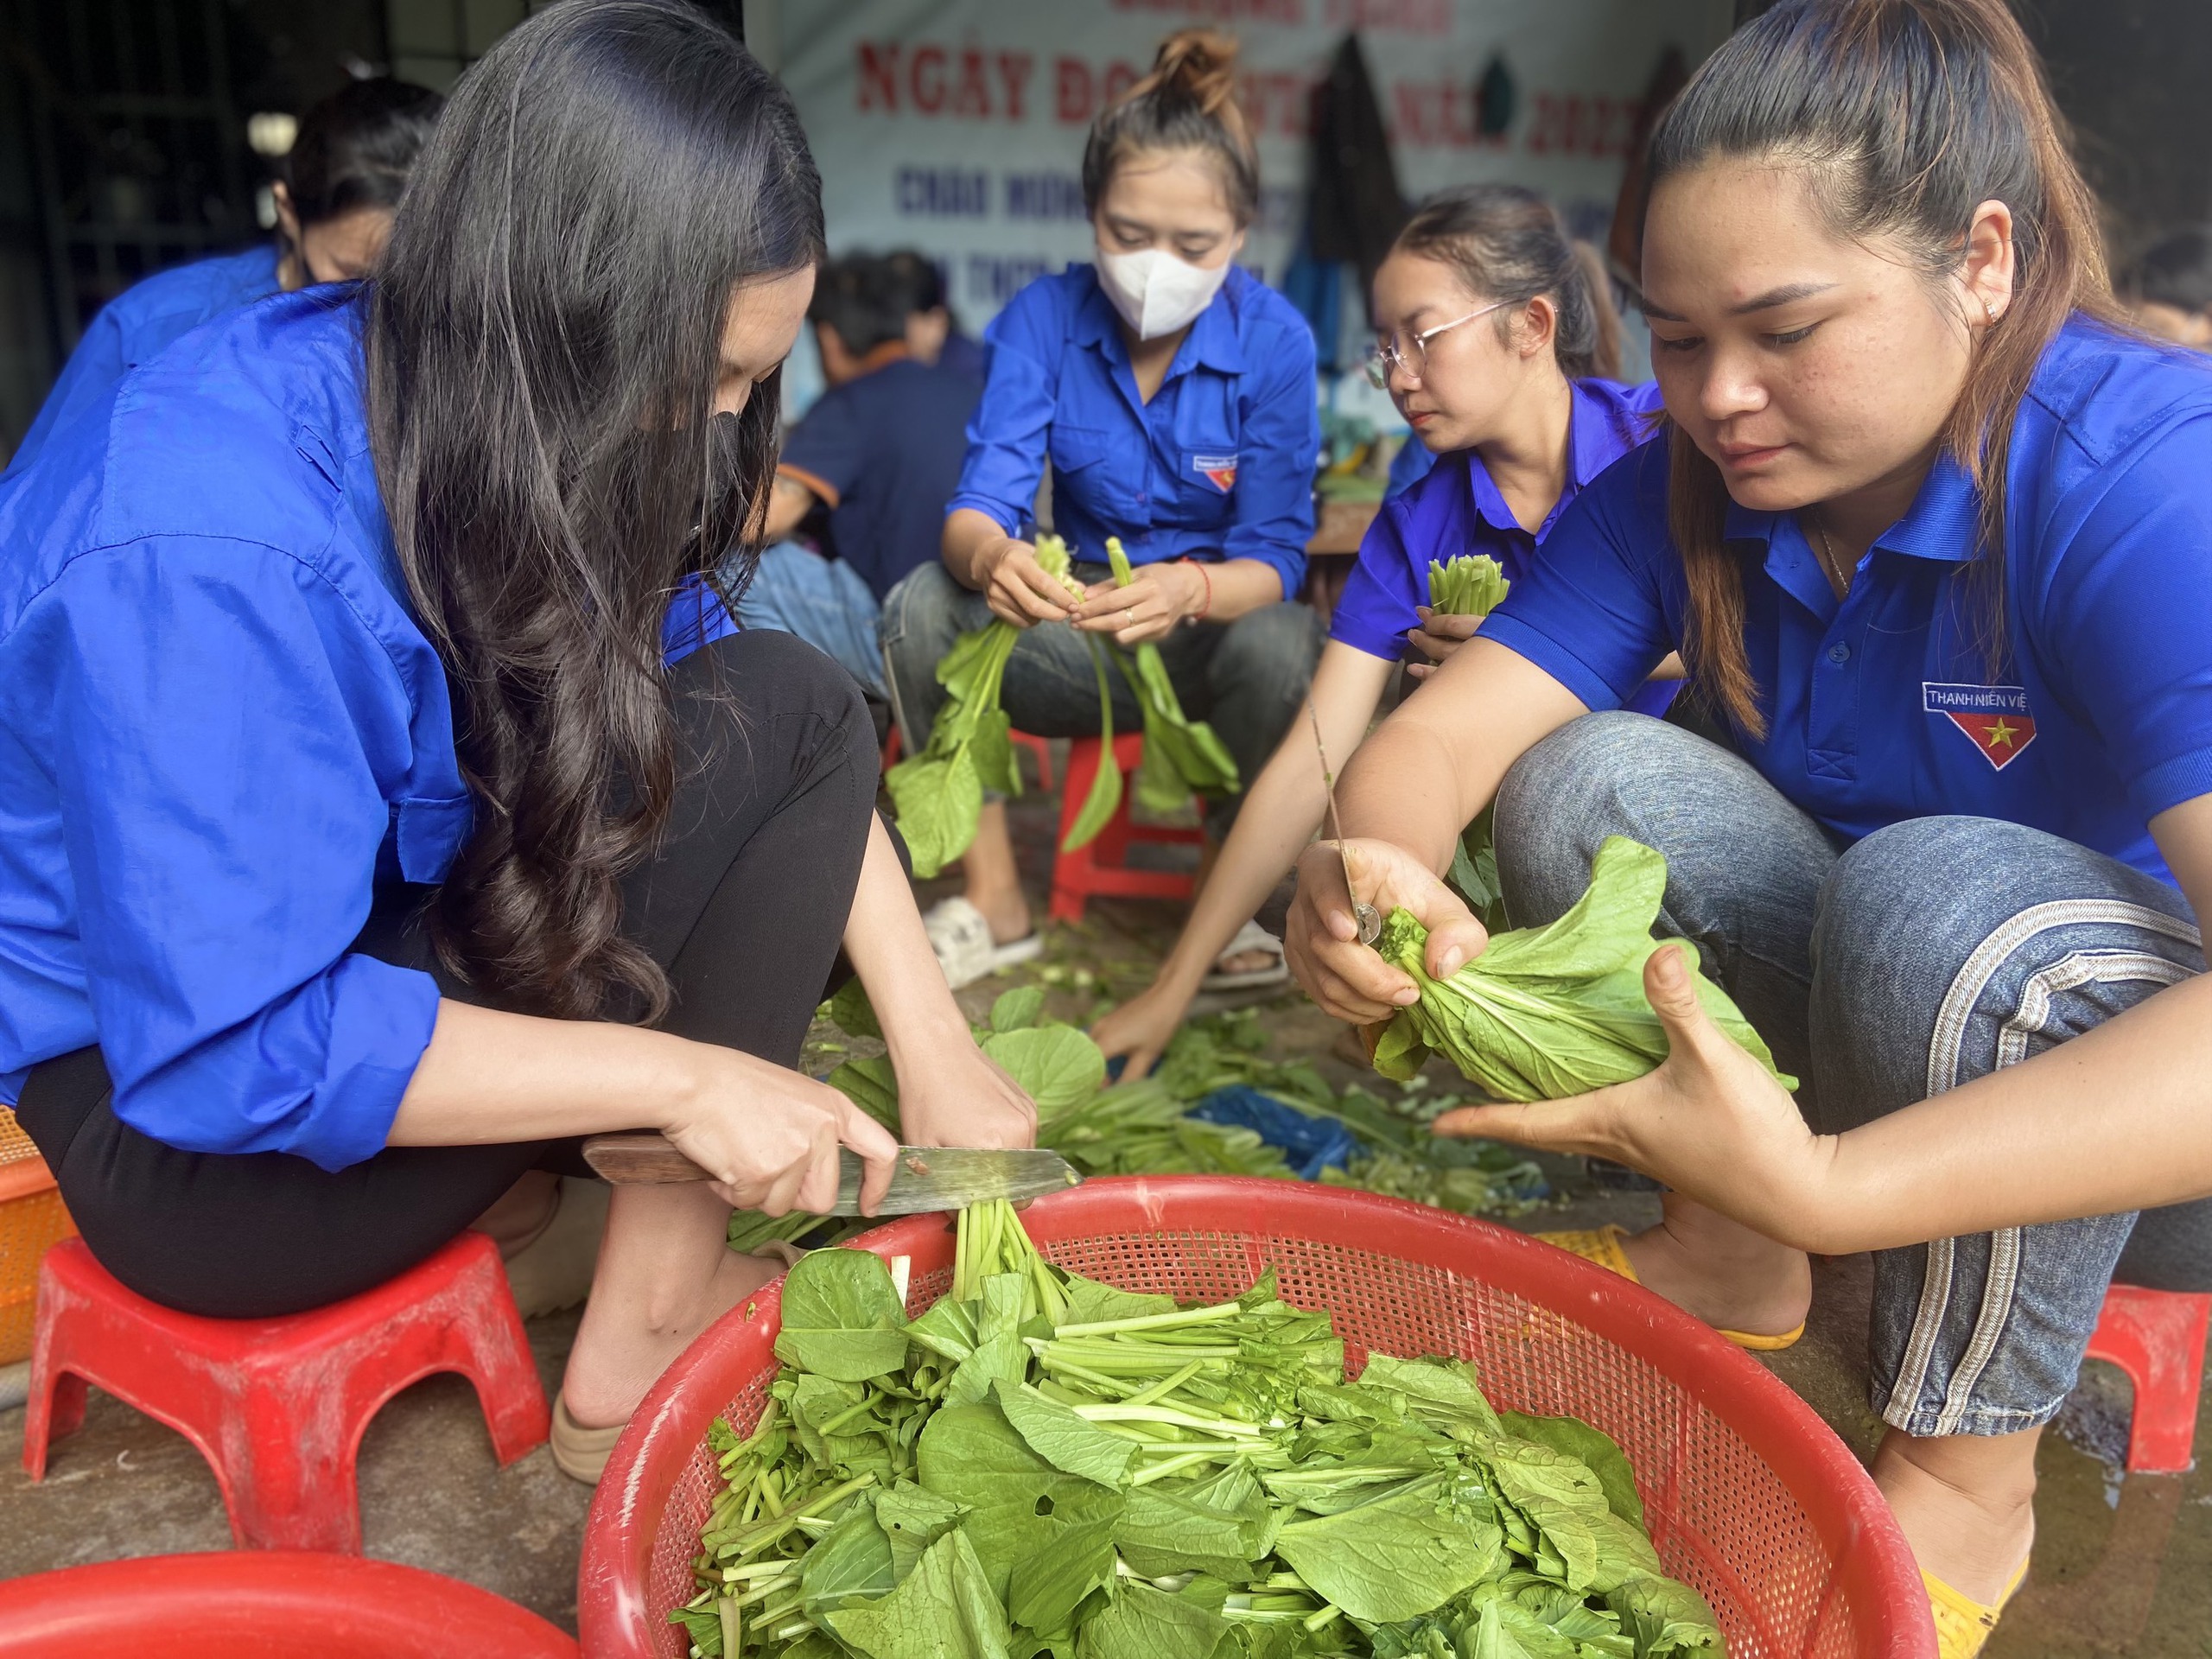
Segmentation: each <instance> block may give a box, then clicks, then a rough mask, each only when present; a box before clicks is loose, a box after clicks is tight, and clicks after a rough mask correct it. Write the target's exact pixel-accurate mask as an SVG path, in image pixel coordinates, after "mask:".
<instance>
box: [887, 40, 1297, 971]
mask: <svg viewBox="0 0 2212 1659" xmlns="http://www.w3.org/2000/svg"><path fill="white" fill-rule="evenodd" d="M1235 49H1236V48H1235V45H1234V43H1233V42H1232V41H1227V40H1225V39H1224V38H1222V37H1221V36H1218V35H1211V34H1208V33H1206V32H1205V31H1203V30H1197V29H1187V30H1185V31H1183V32H1181V33H1179V34H1177V35H1172V36H1170V37H1169V38H1168V40H1167V41H1166V42H1165V43H1164V44H1163V45H1162V46H1161V47H1160V54H1159V58H1158V60H1157V61H1156V62H1155V63H1154V67H1153V71H1152V73H1150V74H1149V75H1147V76H1146V77H1145V78H1144V79H1141V80H1140V81H1138V82H1137V83H1136V84H1135V86H1132V87H1131V88H1130V89H1129V91H1128V93H1127V94H1126V95H1125V96H1124V97H1123V98H1122V99H1121V101H1120V102H1118V103H1116V105H1113V106H1112V107H1111V108H1109V109H1108V110H1107V111H1105V112H1104V113H1103V115H1101V116H1100V117H1099V118H1098V120H1097V121H1096V124H1094V125H1093V126H1092V128H1091V130H1090V142H1089V143H1088V145H1087V147H1086V148H1085V149H1084V162H1083V183H1084V200H1085V201H1086V202H1088V203H1089V205H1090V213H1091V222H1092V226H1093V229H1094V230H1095V231H1096V235H1097V238H1098V262H1097V264H1095V265H1071V266H1070V267H1069V268H1068V269H1067V270H1065V271H1064V272H1062V273H1060V274H1059V275H1058V276H1056V277H1039V279H1038V280H1037V281H1036V282H1034V283H1031V284H1030V285H1029V286H1028V287H1027V288H1026V289H1023V290H1022V291H1021V293H1020V294H1019V295H1017V296H1015V297H1014V301H1013V302H1012V303H1011V304H1009V305H1008V306H1007V308H1006V309H1005V310H1004V311H1002V312H1001V313H1000V314H999V315H998V317H997V318H996V319H995V321H993V322H992V324H991V326H990V327H989V329H988V332H987V334H986V336H985V338H986V340H988V344H989V346H990V372H989V378H988V380H987V382H986V384H985V386H984V390H983V401H982V404H980V405H979V406H978V407H977V409H976V416H975V418H974V419H973V420H972V421H971V422H969V427H968V438H969V450H968V464H967V467H966V469H965V470H964V472H963V474H962V476H961V481H960V489H959V492H958V493H957V494H956V495H954V497H953V498H952V501H951V504H950V512H949V514H948V516H947V518H946V519H945V525H944V562H943V563H942V564H932V565H925V566H924V567H922V569H918V570H917V571H916V572H915V573H914V574H913V575H911V576H909V577H908V578H907V579H906V581H905V582H902V583H900V584H899V587H898V588H896V589H894V590H893V593H892V594H891V596H890V598H889V599H888V600H887V601H886V602H885V606H884V618H883V630H882V636H883V645H884V652H885V656H886V658H887V663H888V666H889V669H890V676H891V682H892V693H893V700H894V704H895V707H896V709H897V711H898V714H899V722H900V726H901V728H902V730H903V733H904V735H905V739H906V744H907V745H908V752H909V753H919V750H920V747H921V745H922V744H923V743H924V742H925V741H927V739H928V736H929V728H930V725H931V721H933V720H934V719H935V717H936V714H937V709H938V705H939V703H940V702H942V701H943V699H944V689H943V688H942V687H941V686H939V685H938V683H937V678H936V671H937V665H938V662H939V661H940V660H941V659H942V658H944V654H945V652H948V651H950V649H951V648H952V645H953V642H954V640H956V639H958V638H959V636H960V635H961V634H962V633H963V632H967V631H969V629H972V628H977V627H981V626H982V625H983V624H985V623H986V622H988V621H989V620H991V618H992V617H994V616H998V617H1001V618H1003V619H1004V620H1007V621H1008V622H1011V623H1013V624H1014V626H1016V627H1019V628H1022V629H1024V630H1026V631H1027V632H1025V633H1024V635H1023V638H1022V639H1021V641H1020V644H1019V645H1016V646H1015V648H1014V657H1013V660H1012V662H1011V663H1010V664H1008V666H1007V674H1006V681H1005V685H1004V690H1003V698H1004V704H1005V708H1006V710H1007V714H1008V715H1011V716H1012V717H1013V721H1014V725H1015V727H1016V728H1019V729H1020V730H1022V731H1027V732H1035V733H1038V734H1040V735H1044V736H1047V737H1061V736H1081V735H1085V734H1089V735H1092V736H1096V734H1097V731H1098V689H1097V679H1096V675H1095V673H1094V671H1093V668H1092V664H1091V657H1090V645H1089V644H1088V642H1087V641H1086V640H1085V639H1084V638H1083V636H1084V634H1085V633H1092V634H1102V635H1104V636H1105V637H1107V638H1109V639H1112V640H1114V641H1115V642H1116V644H1119V645H1137V644H1140V643H1141V642H1144V641H1151V642H1153V643H1154V644H1156V645H1158V646H1159V647H1160V652H1161V655H1162V656H1163V658H1165V659H1166V666H1167V671H1168V675H1169V677H1171V678H1172V679H1173V681H1174V683H1175V690H1176V694H1177V696H1179V697H1180V698H1181V700H1182V702H1183V706H1184V708H1185V710H1187V711H1188V712H1189V713H1190V714H1191V715H1192V717H1193V718H1196V719H1201V720H1205V721H1210V722H1211V724H1212V726H1213V728H1214V729H1215V731H1217V733H1218V734H1220V736H1221V740H1222V742H1223V743H1224V745H1225V746H1226V747H1227V748H1228V750H1229V752H1230V754H1231V755H1232V756H1233V757H1234V758H1235V759H1236V764H1237V766H1238V769H1239V771H1240V772H1241V773H1242V775H1243V777H1245V778H1246V779H1250V778H1251V777H1253V776H1255V774H1256V773H1257V772H1258V771H1259V769H1260V767H1261V766H1262V764H1263V763H1264V762H1265V760H1267V757H1268V754H1269V753H1272V752H1273V750H1274V746H1275V743H1276V741H1277V740H1279V739H1280V738H1281V736H1282V734H1283V732H1284V730H1285V729H1286V728H1287V727H1288V725H1289V723H1290V721H1291V720H1292V718H1293V716H1294V715H1296V713H1297V711H1298V707H1299V703H1300V700H1301V699H1302V698H1303V697H1304V696H1305V695H1306V684H1307V683H1308V682H1309V681H1310V680H1311V678H1312V677H1313V662H1314V658H1315V657H1316V656H1317V655H1318V654H1319V650H1320V639H1319V625H1318V624H1317V622H1316V621H1315V619H1314V617H1313V613H1312V612H1310V611H1308V610H1307V609H1306V607H1304V606H1302V605H1300V604H1298V603H1296V602H1295V601H1296V600H1297V598H1298V594H1299V588H1300V583H1301V582H1302V580H1303V578H1304V575H1305V570H1306V542H1307V540H1308V539H1309V538H1310V537H1312V535H1313V462H1314V458H1315V456H1316V455H1317V454H1319V448H1320V422H1319V414H1318V412H1317V410H1316V407H1315V403H1314V389H1313V334H1312V333H1311V331H1310V330H1308V329H1307V327H1306V322H1305V320H1304V319H1303V318H1301V317H1300V315H1298V313H1297V311H1296V310H1294V308H1292V306H1291V305H1290V302H1288V301H1287V300H1285V299H1284V298H1282V296H1280V295H1278V294H1276V293H1275V292H1274V290H1272V289H1268V288H1267V287H1266V286H1265V285H1263V284H1262V283H1260V282H1258V281H1257V280H1256V279H1255V278H1254V277H1251V276H1250V275H1249V273H1248V272H1246V271H1245V270H1243V269H1242V268H1241V267H1239V266H1238V265H1237V264H1236V263H1235V262H1236V255H1237V252H1238V251H1239V250H1241V249H1242V248H1243V245H1244V232H1245V227H1246V226H1248V225H1249V224H1250V223H1251V220H1252V216H1253V214H1254V213H1255V211H1256V210H1257V207H1258V204H1259V168H1258V162H1257V160H1256V158H1255V152H1254V149H1253V147H1252V140H1251V135H1250V134H1249V132H1248V131H1247V130H1245V127H1244V123H1243V118H1242V117H1241V116H1240V115H1239V114H1238V113H1237V110H1236V102H1235V99H1234V97H1233V96H1232V93H1233V90H1234V82H1233V79H1232V75H1231V60H1232V59H1233V57H1234V55H1235ZM1047 461H1049V462H1050V463H1051V466H1052V522H1053V524H1054V526H1055V528H1056V529H1057V530H1058V533H1059V534H1060V535H1061V536H1062V537H1064V538H1065V540H1066V541H1067V543H1068V544H1069V550H1070V551H1071V553H1072V554H1073V555H1074V556H1075V558H1076V560H1077V569H1076V575H1077V579H1078V580H1079V581H1080V582H1083V583H1084V587H1085V591H1084V593H1083V594H1081V595H1075V594H1070V593H1069V592H1068V591H1067V590H1066V589H1065V588H1062V587H1061V586H1060V584H1059V583H1058V582H1055V581H1054V580H1053V579H1052V577H1050V576H1048V575H1046V574H1045V571H1044V569H1043V568H1042V567H1041V566H1039V564H1038V563H1037V558H1036V553H1035V549H1034V545H1033V542H1032V541H1031V539H1030V537H1032V536H1033V534H1034V531H1033V529H1032V528H1031V524H1030V520H1031V514H1032V511H1033V503H1034V502H1035V499H1036V496H1037V486H1038V481H1039V479H1040V478H1041V477H1042V476H1043V474H1044V471H1045V467H1046V463H1047ZM1108 537H1120V538H1121V541H1122V546H1123V548H1124V549H1125V550H1127V551H1128V556H1129V559H1130V561H1131V562H1132V563H1134V564H1135V566H1136V568H1137V575H1136V581H1135V583H1134V584H1133V585H1132V586H1130V587H1128V588H1116V587H1115V585H1114V583H1113V582H1112V581H1111V579H1110V577H1109V574H1108V571H1107V569H1106V563H1105V561H1106V540H1107V538H1108ZM1056 622H1068V623H1072V624H1073V625H1074V626H1072V627H1039V626H1037V625H1038V624H1039V623H1056ZM1111 681H1112V684H1111V691H1112V695H1113V697H1114V700H1115V702H1114V708H1115V715H1114V723H1115V728H1116V730H1119V731H1128V730H1131V729H1134V728H1135V726H1136V724H1137V722H1138V721H1139V720H1140V718H1141V715H1140V711H1139V709H1138V708H1137V704H1136V702H1135V696H1134V695H1133V694H1132V693H1131V692H1130V691H1129V690H1128V686H1127V685H1126V684H1124V683H1122V679H1121V677H1120V676H1118V675H1116V676H1113V677H1111ZM1238 800H1239V798H1238V797H1235V796H1230V797H1225V798H1221V799H1218V800H1215V801H1211V802H1209V803H1208V804H1207V810H1206V822H1207V826H1208V829H1210V831H1211V832H1212V833H1213V834H1214V835H1215V836H1217V837H1218V836H1221V835H1223V834H1225V833H1226V831H1227V829H1228V827H1229V824H1230V822H1231V821H1232V820H1233V819H1234V817H1236V809H1237V804H1238ZM963 870H964V874H965V877H966V881H967V893H966V894H965V895H964V896H963V898H961V899H951V900H948V901H947V902H946V903H945V904H944V905H942V906H938V909H937V910H936V911H935V912H932V916H931V932H932V937H933V938H936V939H937V940H938V944H939V954H940V957H941V958H942V959H943V960H944V963H945V964H946V969H947V971H948V973H949V974H950V975H951V976H952V977H953V979H954V982H956V983H960V982H965V981H966V980H968V979H971V978H975V977H978V976H981V975H982V974H983V973H986V972H988V971H989V970H990V969H992V968H994V967H996V966H1001V965H1004V964H1005V963H1009V962H1011V961H1014V960H1018V959H1020V957H1021V956H1023V955H1026V954H1033V952H1034V951H1035V950H1036V948H1037V942H1036V939H1035V936H1034V935H1033V932H1032V931H1031V928H1030V917H1029V906H1028V904H1027V900H1026V899H1024V898H1023V897H1022V893H1021V887H1020V881H1019V880H1017V878H1016V875H1015V872H1014V849H1013V843H1012V842H1011V841H1009V840H1008V838H1007V831H1006V814H1005V808H1004V806H1003V805H1002V804H997V803H994V804H991V805H989V806H988V807H987V808H986V809H985V810H984V814H983V821H982V828H981V829H980V830H979V832H978V833H977V835H976V841H975V844H974V845H973V846H972V847H971V848H970V849H969V853H968V855H967V857H966V860H965V861H964V864H963Z"/></svg>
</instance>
